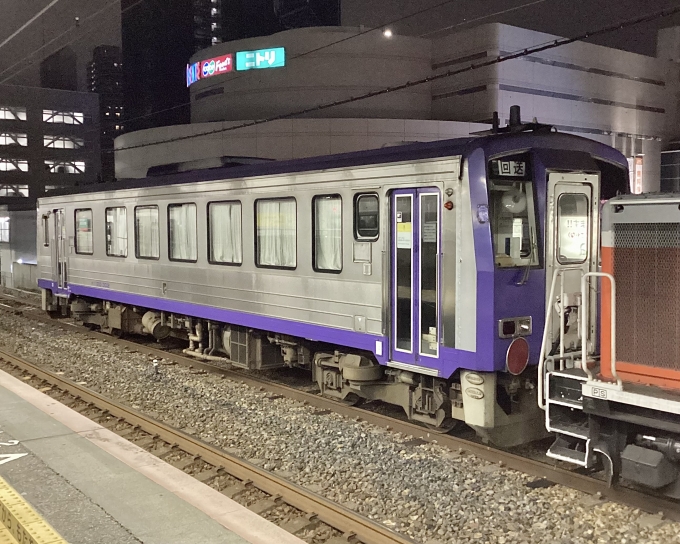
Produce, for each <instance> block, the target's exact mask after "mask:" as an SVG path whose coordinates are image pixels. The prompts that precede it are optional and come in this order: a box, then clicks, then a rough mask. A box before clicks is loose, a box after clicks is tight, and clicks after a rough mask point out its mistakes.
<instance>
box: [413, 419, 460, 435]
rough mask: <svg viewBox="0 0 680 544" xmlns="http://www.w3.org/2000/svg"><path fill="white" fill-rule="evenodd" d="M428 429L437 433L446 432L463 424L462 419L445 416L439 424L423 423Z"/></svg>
mask: <svg viewBox="0 0 680 544" xmlns="http://www.w3.org/2000/svg"><path fill="white" fill-rule="evenodd" d="M423 425H425V427H427V429H428V430H430V431H432V432H433V433H437V434H448V433H450V432H451V431H453V430H454V429H457V428H459V427H461V426H462V425H463V422H462V421H459V420H457V419H453V418H450V417H447V418H446V419H445V420H444V421H443V422H442V424H441V425H439V426H437V425H432V424H431V423H423Z"/></svg>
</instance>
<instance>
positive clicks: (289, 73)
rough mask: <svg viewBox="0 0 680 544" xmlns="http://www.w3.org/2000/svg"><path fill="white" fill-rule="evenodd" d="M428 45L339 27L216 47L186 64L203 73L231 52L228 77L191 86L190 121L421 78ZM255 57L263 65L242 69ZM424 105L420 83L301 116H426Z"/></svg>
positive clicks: (427, 98) (305, 104) (253, 113)
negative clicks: (209, 63)
mask: <svg viewBox="0 0 680 544" xmlns="http://www.w3.org/2000/svg"><path fill="white" fill-rule="evenodd" d="M431 47H432V42H431V41H430V40H424V39H420V38H412V37H408V36H393V37H392V38H390V39H387V38H385V37H384V36H383V35H382V34H381V33H379V32H368V33H365V34H362V33H361V30H359V29H348V28H338V27H321V28H301V29H297V30H289V31H286V32H280V33H278V34H274V35H272V36H266V37H263V38H250V39H247V40H239V41H233V42H228V43H222V44H219V45H216V46H214V47H211V48H210V49H206V50H203V51H200V52H199V53H197V54H196V55H194V56H193V57H192V58H191V60H190V64H191V65H196V64H198V65H199V66H198V67H199V69H200V71H201V75H203V64H204V63H205V61H206V60H211V59H221V62H222V67H223V68H226V66H225V65H224V63H225V62H227V61H226V59H227V58H229V55H231V69H230V70H229V71H228V72H227V71H225V72H223V73H221V74H219V75H218V74H217V73H213V74H211V75H210V76H208V77H205V78H201V79H199V80H198V81H196V82H195V83H193V84H191V85H190V88H189V90H190V93H191V122H192V123H205V122H210V121H234V120H240V119H266V118H269V117H275V116H278V115H285V114H288V113H291V112H294V111H299V110H303V109H309V108H313V107H314V106H317V105H319V104H326V103H330V102H335V101H338V100H344V99H347V98H348V97H352V96H359V95H362V94H366V93H368V92H370V91H374V90H379V89H382V88H384V87H389V86H393V85H400V84H402V83H404V81H413V80H417V79H421V78H425V77H427V76H428V75H430V73H431V70H432V69H431V66H430V61H431V57H432V54H431ZM249 53H254V55H253V56H252V58H249V57H246V55H248V54H249ZM267 53H269V56H267ZM206 55H209V57H208V59H206ZM272 55H273V57H274V58H273V59H272V58H271V56H272ZM258 59H260V64H261V65H262V66H267V67H268V68H267V69H263V68H259V67H258V68H255V67H252V68H250V67H249V66H246V65H249V64H254V63H256V62H257V61H258ZM270 61H271V65H272V66H273V67H271V68H269V66H270ZM218 62H219V61H218ZM239 62H241V64H242V65H243V66H240V65H239ZM282 63H283V64H282ZM242 68H248V69H242ZM206 73H207V71H206ZM199 77H200V76H199ZM431 104H432V100H431V91H430V86H429V85H420V86H417V87H413V88H411V89H408V90H404V91H399V92H394V93H389V94H385V95H381V96H378V97H375V98H371V99H368V100H361V101H357V102H353V103H350V104H345V105H341V106H337V107H334V108H330V109H326V110H321V111H317V112H309V113H306V114H304V115H302V117H333V118H343V117H346V118H352V117H354V118H388V119H395V118H403V119H429V118H430V117H431V112H430V109H431Z"/></svg>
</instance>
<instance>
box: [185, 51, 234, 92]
mask: <svg viewBox="0 0 680 544" xmlns="http://www.w3.org/2000/svg"><path fill="white" fill-rule="evenodd" d="M233 68H234V55H232V54H231V53H230V54H229V55H222V56H221V57H213V58H211V59H206V60H202V61H199V62H195V63H194V64H188V65H187V87H188V86H189V85H191V84H193V83H196V82H197V81H198V80H200V79H207V78H209V77H212V76H218V75H220V74H226V73H228V72H231V71H232V69H233Z"/></svg>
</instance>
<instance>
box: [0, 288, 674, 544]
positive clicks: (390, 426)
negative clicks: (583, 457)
mask: <svg viewBox="0 0 680 544" xmlns="http://www.w3.org/2000/svg"><path fill="white" fill-rule="evenodd" d="M0 298H3V299H5V300H8V299H6V297H5V296H2V295H0ZM9 301H10V302H9V304H7V306H10V307H14V308H13V309H14V310H15V311H22V310H21V308H22V307H25V306H27V305H31V303H30V302H26V301H24V300H22V299H16V298H11V299H9ZM12 301H13V302H12ZM0 307H1V306H0ZM34 317H35V318H36V319H38V320H40V321H42V322H46V323H50V324H52V325H54V326H58V327H61V328H65V329H67V330H74V329H75V330H78V331H79V332H81V333H83V334H86V335H88V336H90V337H92V338H97V339H100V340H103V341H106V342H109V343H113V344H115V345H119V346H121V347H125V348H127V349H130V350H135V351H138V352H140V353H144V354H147V355H149V356H151V357H155V358H158V359H161V358H162V359H164V360H166V361H170V362H172V363H175V364H179V365H183V366H187V367H191V368H194V369H199V370H203V371H206V372H211V373H217V374H221V375H223V376H225V377H226V378H229V379H232V380H235V381H239V382H242V383H244V384H247V385H249V386H251V387H254V388H257V389H260V390H262V391H266V392H268V393H270V394H272V395H281V396H285V397H287V398H290V399H293V400H296V401H299V402H302V403H305V404H308V405H309V406H312V407H314V408H316V409H318V410H324V411H325V410H328V411H333V412H336V413H338V414H341V415H343V416H346V417H349V418H354V419H361V420H363V421H366V422H368V423H371V424H373V425H376V426H379V427H382V428H384V429H387V430H390V431H393V432H397V433H402V434H405V435H408V436H412V437H413V439H414V440H422V441H427V442H436V443H437V444H439V445H440V446H444V447H446V448H448V449H449V450H451V451H453V452H461V453H463V452H467V453H470V454H473V455H475V456H477V457H479V458H481V459H484V460H486V461H489V462H492V463H496V464H498V465H499V466H501V467H506V468H508V469H512V470H516V471H519V472H523V473H525V474H528V475H531V476H533V477H535V478H536V479H537V480H536V483H537V485H542V484H545V485H552V484H558V485H563V486H566V487H570V488H572V489H577V490H579V491H582V492H585V493H587V494H589V495H592V496H593V497H594V500H595V501H597V500H602V501H605V500H609V501H614V502H618V503H622V504H625V505H628V506H631V507H633V508H639V509H640V510H642V511H646V512H650V513H653V514H657V513H661V514H662V515H663V516H664V517H665V518H666V519H670V520H673V521H680V504H679V503H678V502H675V501H670V500H667V499H664V498H662V497H655V496H650V495H647V494H645V493H643V492H640V491H637V490H635V489H630V488H624V487H616V488H609V487H608V486H607V484H606V483H605V482H604V481H602V480H600V479H597V478H595V477H593V476H591V475H586V474H581V473H579V472H574V471H573V470H567V469H564V468H561V467H559V466H554V465H550V464H547V463H545V462H541V461H537V460H533V459H529V458H526V457H523V456H521V455H518V454H516V453H512V452H508V451H504V450H499V449H497V448H494V447H491V446H487V445H484V444H480V443H478V442H475V441H472V440H468V439H466V438H462V437H459V436H454V435H443V434H438V433H434V432H431V431H429V430H427V429H425V428H423V427H421V426H418V425H415V424H412V423H409V422H406V421H401V420H398V419H394V418H392V417H389V416H385V415H382V414H378V413H375V412H372V411H369V410H365V409H362V408H360V407H356V406H348V405H345V404H341V403H339V402H337V401H334V400H331V399H327V398H324V397H321V396H319V395H317V394H313V393H308V392H304V391H301V390H299V389H295V388H293V387H288V386H286V385H282V384H280V383H276V382H272V381H270V380H265V379H260V378H258V377H256V376H254V375H246V374H244V373H243V372H240V371H234V370H230V369H227V368H224V367H222V366H217V365H214V364H211V363H206V362H202V361H198V360H195V359H190V358H187V357H184V356H182V355H178V354H174V353H171V352H168V351H163V350H160V349H158V348H155V347H151V346H147V345H143V344H139V343H136V342H132V341H130V340H126V339H119V338H114V337H111V336H109V335H105V334H102V333H99V332H93V331H90V330H89V329H86V328H85V327H81V326H77V325H74V324H71V323H69V324H66V322H61V321H59V320H57V321H55V320H52V319H50V318H48V317H46V316H44V315H40V313H39V312H35V313H33V312H31V318H34ZM0 356H2V352H1V351H0ZM43 372H44V371H43ZM128 410H129V409H128ZM175 432H179V431H175ZM180 434H182V433H180ZM188 438H190V437H188ZM213 449H214V448H213ZM246 464H247V463H246ZM260 470H261V469H260ZM262 472H264V471H262ZM289 485H291V484H289ZM367 521H369V520H367ZM343 532H347V531H344V530H343ZM350 532H351V531H350ZM356 534H357V535H358V534H359V533H356ZM365 542H367V543H371V542H382V541H377V540H376V541H374V540H366V541H365Z"/></svg>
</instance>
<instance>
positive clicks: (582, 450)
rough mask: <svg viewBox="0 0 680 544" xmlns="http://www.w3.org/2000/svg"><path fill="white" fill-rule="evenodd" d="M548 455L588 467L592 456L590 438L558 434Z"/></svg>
mask: <svg viewBox="0 0 680 544" xmlns="http://www.w3.org/2000/svg"><path fill="white" fill-rule="evenodd" d="M546 455H547V456H548V457H550V458H551V459H556V460H558V461H565V462H567V463H571V464H574V465H578V466H581V467H587V466H589V461H590V456H591V452H590V439H580V438H574V437H573V436H565V435H557V438H556V439H555V442H554V443H553V445H552V446H550V448H549V449H548V451H547V453H546Z"/></svg>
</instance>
